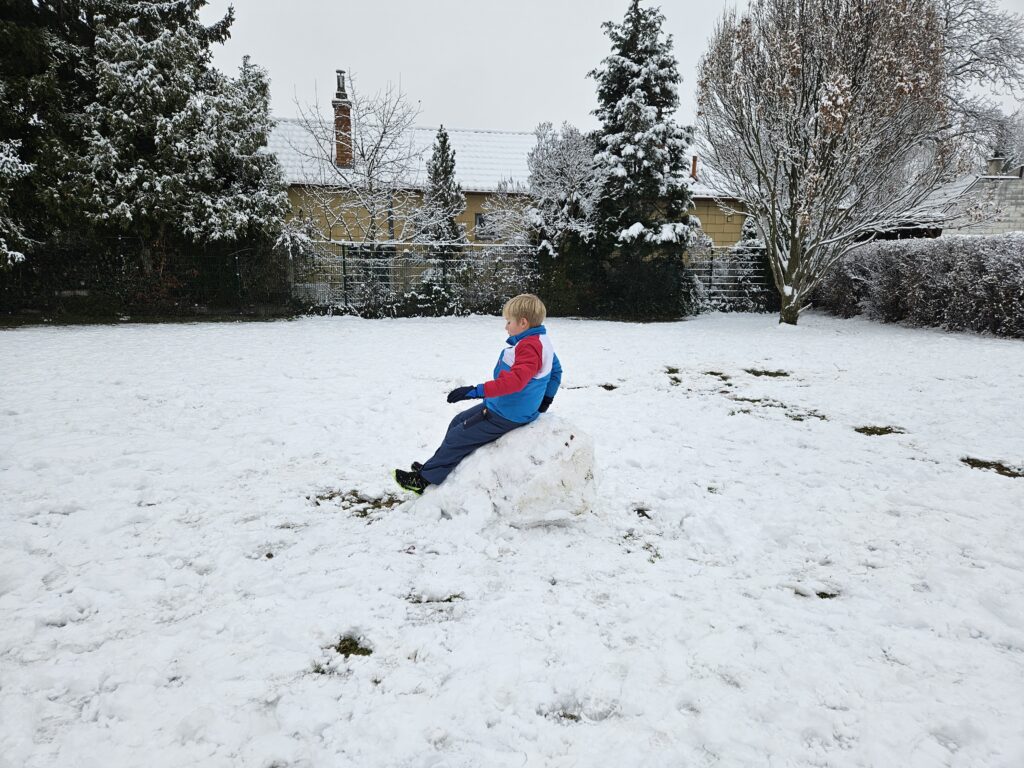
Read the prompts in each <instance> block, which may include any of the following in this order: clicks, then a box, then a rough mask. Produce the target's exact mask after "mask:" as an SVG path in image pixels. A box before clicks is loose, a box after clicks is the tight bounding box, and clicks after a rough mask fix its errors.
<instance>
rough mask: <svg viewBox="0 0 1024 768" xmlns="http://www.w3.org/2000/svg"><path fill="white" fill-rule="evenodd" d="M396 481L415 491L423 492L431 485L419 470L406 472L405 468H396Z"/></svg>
mask: <svg viewBox="0 0 1024 768" xmlns="http://www.w3.org/2000/svg"><path fill="white" fill-rule="evenodd" d="M395 482H396V483H398V484H399V485H400V486H402V487H403V488H405V490H407V491H412V492H413V493H423V491H424V490H425V489H426V487H427V486H428V485H430V483H428V482H427V481H426V480H425V479H424V478H423V475H421V474H420V473H419V472H418V471H414V472H406V471H405V470H404V469H396V470H395Z"/></svg>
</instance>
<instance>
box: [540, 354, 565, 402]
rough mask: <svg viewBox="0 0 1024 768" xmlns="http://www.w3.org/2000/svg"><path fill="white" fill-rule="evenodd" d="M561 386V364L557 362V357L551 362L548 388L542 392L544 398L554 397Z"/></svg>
mask: <svg viewBox="0 0 1024 768" xmlns="http://www.w3.org/2000/svg"><path fill="white" fill-rule="evenodd" d="M561 384H562V364H561V363H560V362H558V355H555V357H554V360H552V361H551V378H550V379H548V388H547V389H546V390H545V391H544V397H554V396H555V393H556V392H558V387H559V386H561Z"/></svg>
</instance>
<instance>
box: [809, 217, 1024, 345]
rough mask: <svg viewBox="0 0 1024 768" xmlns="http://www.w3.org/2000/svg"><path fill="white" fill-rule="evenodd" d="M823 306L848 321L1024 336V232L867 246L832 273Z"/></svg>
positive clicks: (821, 290)
mask: <svg viewBox="0 0 1024 768" xmlns="http://www.w3.org/2000/svg"><path fill="white" fill-rule="evenodd" d="M815 304H816V305H818V306H821V307H823V308H824V309H826V310H828V311H830V312H832V313H834V314H838V315H841V316H843V317H852V316H853V315H856V314H861V313H864V314H865V315H867V316H868V317H871V318H873V319H877V320H882V321H883V322H904V323H908V324H911V325H921V326H934V327H938V328H945V329H947V330H957V331H961V330H963V331H977V332H981V333H991V334H994V335H996V336H1012V337H1016V338H1024V232H1011V233H1010V234H1006V235H949V236H946V237H940V238H935V239H909V240H890V241H884V242H876V243H871V244H868V245H864V246H861V247H860V248H858V249H856V250H854V251H852V252H850V253H849V254H848V255H847V256H846V257H845V258H844V259H843V260H842V261H841V262H840V263H839V264H837V265H836V266H835V267H834V268H833V269H832V270H831V272H829V274H828V275H826V276H825V278H824V279H823V280H822V282H821V284H820V285H819V286H818V289H817V291H816V292H815Z"/></svg>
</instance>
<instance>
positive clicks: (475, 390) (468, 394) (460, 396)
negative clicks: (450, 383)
mask: <svg viewBox="0 0 1024 768" xmlns="http://www.w3.org/2000/svg"><path fill="white" fill-rule="evenodd" d="M480 390H481V387H480V386H479V385H477V386H475V387H456V388H455V389H453V390H452V391H451V392H449V393H448V402H449V403H457V402H459V400H471V399H474V398H481V397H483V396H484V394H483V392H481V391H480Z"/></svg>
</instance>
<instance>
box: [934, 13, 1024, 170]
mask: <svg viewBox="0 0 1024 768" xmlns="http://www.w3.org/2000/svg"><path fill="white" fill-rule="evenodd" d="M936 8H937V13H938V18H939V25H940V28H941V30H942V38H943V47H942V50H943V60H944V62H945V76H946V77H945V80H946V101H947V114H948V115H949V117H950V120H951V123H952V125H953V126H954V127H955V128H956V130H957V131H958V132H959V133H960V134H961V135H962V136H963V138H964V139H965V140H966V141H967V142H968V143H969V144H971V145H973V150H974V152H975V154H976V155H987V154H988V153H990V152H991V151H992V149H993V144H994V143H995V141H996V139H997V137H998V135H999V132H1000V129H1001V125H1002V123H1003V120H1004V116H1003V114H1002V112H1001V111H1000V109H999V108H998V106H997V105H996V103H995V102H994V100H993V96H995V95H1005V94H1015V95H1018V96H1019V95H1020V94H1021V93H1022V92H1024V18H1022V17H1021V16H1020V14H1017V13H1012V12H1010V11H1005V10H1002V9H1001V8H1000V6H999V3H998V2H997V0H936ZM981 159H982V160H984V159H985V158H984V157H981Z"/></svg>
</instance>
